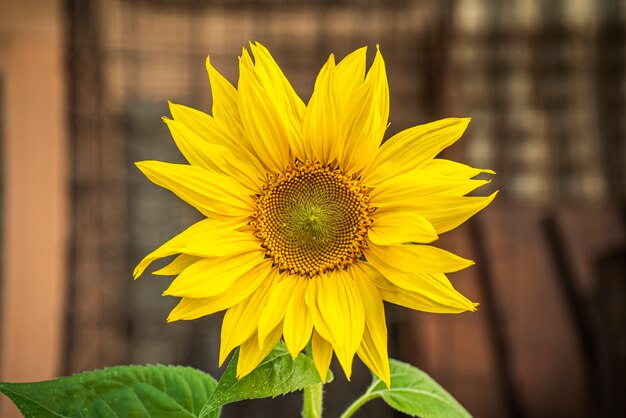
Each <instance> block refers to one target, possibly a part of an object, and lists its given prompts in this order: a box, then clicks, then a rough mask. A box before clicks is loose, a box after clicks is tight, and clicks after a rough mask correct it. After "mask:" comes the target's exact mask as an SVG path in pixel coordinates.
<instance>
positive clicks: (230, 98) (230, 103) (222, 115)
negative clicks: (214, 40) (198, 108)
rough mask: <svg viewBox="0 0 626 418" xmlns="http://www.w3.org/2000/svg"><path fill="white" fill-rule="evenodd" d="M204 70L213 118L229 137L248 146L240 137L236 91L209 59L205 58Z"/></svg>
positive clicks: (243, 137) (240, 128) (241, 129)
mask: <svg viewBox="0 0 626 418" xmlns="http://www.w3.org/2000/svg"><path fill="white" fill-rule="evenodd" d="M206 69H207V73H208V75H209V82H210V83H211V97H212V98H213V108H212V113H213V117H214V118H215V120H216V121H217V122H218V123H219V124H220V126H221V127H222V128H223V129H224V130H225V131H226V132H227V133H228V134H229V136H230V137H232V138H237V139H238V140H240V141H242V142H243V143H244V144H245V145H248V146H249V144H248V143H247V142H246V141H245V140H246V138H245V136H244V135H242V133H243V125H242V123H241V118H240V117H239V107H238V104H237V101H238V98H237V89H235V87H233V85H232V84H230V82H229V81H228V80H226V78H224V76H222V75H221V74H220V73H219V72H218V71H217V70H216V69H215V67H213V65H211V60H210V58H209V57H207V58H206Z"/></svg>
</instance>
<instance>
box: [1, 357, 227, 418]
mask: <svg viewBox="0 0 626 418" xmlns="http://www.w3.org/2000/svg"><path fill="white" fill-rule="evenodd" d="M216 386H217V382H216V381H215V379H213V378H212V377H211V376H209V375H208V374H206V373H204V372H201V371H200V370H196V369H192V368H190V367H181V366H163V365H156V366H117V367H110V368H106V369H102V370H96V371H91V372H85V373H81V374H76V375H73V376H70V377H61V378H58V379H53V380H46V381H43V382H33V383H3V382H0V392H2V393H4V394H5V395H6V396H8V397H9V398H10V399H11V400H12V401H13V403H15V405H16V406H17V407H18V409H19V410H20V412H21V413H22V414H23V415H24V416H25V417H27V418H30V417H33V418H35V417H36V418H47V417H54V418H59V417H64V418H91V417H94V418H96V417H103V416H106V417H120V418H122V417H123V418H135V417H137V418H146V417H150V418H161V417H163V418H165V417H167V418H195V417H197V416H198V413H199V412H200V410H201V409H202V406H203V405H204V404H205V402H206V400H207V399H208V398H209V396H210V395H211V393H212V392H213V390H214V389H215V387H216ZM219 413H220V411H219V410H215V411H214V412H213V413H212V414H210V415H205V416H206V417H210V418H217V417H219Z"/></svg>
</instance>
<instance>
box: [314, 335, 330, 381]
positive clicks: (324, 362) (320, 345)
mask: <svg viewBox="0 0 626 418" xmlns="http://www.w3.org/2000/svg"><path fill="white" fill-rule="evenodd" d="M311 348H312V350H313V363H315V368H316V369H317V372H318V373H319V375H320V379H321V380H322V383H326V380H327V379H326V378H327V377H328V368H329V367H330V361H331V360H332V359H333V347H332V345H331V344H330V343H329V342H328V341H326V340H325V339H324V338H322V337H321V336H320V334H318V333H317V331H316V330H313V337H312V341H311Z"/></svg>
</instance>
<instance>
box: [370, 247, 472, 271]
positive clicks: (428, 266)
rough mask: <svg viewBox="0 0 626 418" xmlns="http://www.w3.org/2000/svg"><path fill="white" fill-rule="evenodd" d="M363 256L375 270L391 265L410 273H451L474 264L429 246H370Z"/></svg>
mask: <svg viewBox="0 0 626 418" xmlns="http://www.w3.org/2000/svg"><path fill="white" fill-rule="evenodd" d="M363 254H364V255H365V257H366V258H367V261H369V262H370V263H372V264H373V265H374V267H376V268H377V269H378V266H379V265H382V264H385V265H387V263H393V265H394V267H395V268H396V269H398V270H401V271H406V272H412V273H413V272H415V273H451V272H454V271H459V270H463V269H464V268H467V267H469V266H471V265H472V264H474V262H473V261H472V260H468V259H465V258H463V257H459V256H458V255H455V254H452V253H451V252H449V251H446V250H442V249H441V248H437V247H433V246H431V245H412V244H411V245H395V246H384V245H376V244H371V245H370V246H369V248H367V249H365V250H364V251H363ZM379 270H380V269H379Z"/></svg>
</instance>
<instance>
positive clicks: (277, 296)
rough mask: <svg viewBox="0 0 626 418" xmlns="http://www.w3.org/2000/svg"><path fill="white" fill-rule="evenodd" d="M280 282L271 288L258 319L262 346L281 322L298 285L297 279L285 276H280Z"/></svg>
mask: <svg viewBox="0 0 626 418" xmlns="http://www.w3.org/2000/svg"><path fill="white" fill-rule="evenodd" d="M280 277H281V278H280V280H279V281H278V283H276V285H275V286H274V287H273V288H272V291H271V292H270V296H269V299H268V300H267V304H266V305H265V307H264V308H263V312H262V313H261V316H260V317H259V332H258V334H259V335H258V336H259V344H260V345H261V346H263V341H264V340H265V337H267V336H268V335H269V333H270V332H271V331H272V330H273V329H274V328H276V326H277V325H278V324H280V323H281V322H283V319H284V317H285V311H286V310H287V305H288V304H289V300H290V299H291V296H292V295H293V292H294V290H295V288H296V285H297V283H298V279H296V278H295V277H293V276H289V275H287V274H281V276H280Z"/></svg>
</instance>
